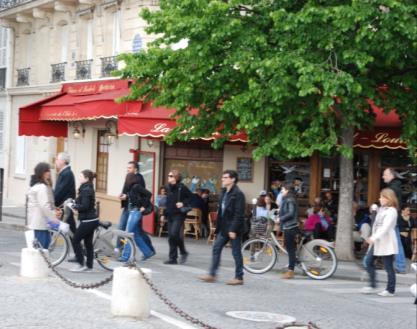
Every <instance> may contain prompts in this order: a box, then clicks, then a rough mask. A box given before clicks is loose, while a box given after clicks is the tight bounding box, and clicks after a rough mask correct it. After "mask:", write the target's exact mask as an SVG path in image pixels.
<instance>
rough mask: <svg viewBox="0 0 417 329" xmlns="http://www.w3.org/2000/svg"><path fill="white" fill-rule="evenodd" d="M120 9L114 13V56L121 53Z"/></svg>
mask: <svg viewBox="0 0 417 329" xmlns="http://www.w3.org/2000/svg"><path fill="white" fill-rule="evenodd" d="M120 35H121V33H120V11H116V12H115V13H114V14H113V40H112V44H113V54H112V55H113V56H116V55H118V54H119V53H120Z"/></svg>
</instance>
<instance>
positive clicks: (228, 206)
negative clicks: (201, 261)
mask: <svg viewBox="0 0 417 329" xmlns="http://www.w3.org/2000/svg"><path fill="white" fill-rule="evenodd" d="M237 182H238V174H237V172H236V171H234V170H225V171H224V172H223V175H222V184H223V191H222V194H221V196H220V199H219V211H218V215H217V226H216V232H215V233H216V241H215V242H214V245H213V258H212V263H211V267H210V271H209V274H208V275H203V276H200V277H199V279H200V280H202V281H205V282H214V281H216V275H217V269H218V268H219V265H220V256H221V253H222V250H223V248H224V246H225V245H226V244H227V242H229V240H231V242H232V254H233V258H234V260H235V277H234V279H232V280H230V281H228V282H227V284H228V285H232V286H236V285H242V284H243V257H242V251H241V247H242V234H243V232H244V225H245V224H244V222H245V195H244V194H243V193H242V191H241V190H240V189H239V187H238V186H237V185H236V184H237Z"/></svg>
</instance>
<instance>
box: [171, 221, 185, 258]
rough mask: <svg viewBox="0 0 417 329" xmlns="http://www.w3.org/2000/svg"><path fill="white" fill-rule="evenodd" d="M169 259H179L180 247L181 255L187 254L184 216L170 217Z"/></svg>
mask: <svg viewBox="0 0 417 329" xmlns="http://www.w3.org/2000/svg"><path fill="white" fill-rule="evenodd" d="M168 243H169V259H170V260H177V258H178V249H179V250H180V253H181V255H185V254H187V251H186V250H185V246H184V218H183V217H182V216H181V217H173V218H169V219H168Z"/></svg>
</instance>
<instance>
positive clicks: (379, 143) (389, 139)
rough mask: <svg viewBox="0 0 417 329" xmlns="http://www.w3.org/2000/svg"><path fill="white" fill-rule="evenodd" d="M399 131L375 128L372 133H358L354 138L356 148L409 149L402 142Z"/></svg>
mask: <svg viewBox="0 0 417 329" xmlns="http://www.w3.org/2000/svg"><path fill="white" fill-rule="evenodd" d="M400 136H401V131H400V130H399V129H390V128H375V129H374V130H372V131H361V132H357V133H356V134H355V136H354V145H353V146H354V147H359V148H377V149H384V148H387V149H407V145H406V144H405V143H404V142H403V141H402V140H401V137H400Z"/></svg>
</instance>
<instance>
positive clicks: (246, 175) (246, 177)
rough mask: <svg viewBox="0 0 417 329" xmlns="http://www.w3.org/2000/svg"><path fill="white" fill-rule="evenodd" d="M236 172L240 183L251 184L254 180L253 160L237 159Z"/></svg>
mask: <svg viewBox="0 0 417 329" xmlns="http://www.w3.org/2000/svg"><path fill="white" fill-rule="evenodd" d="M236 171H237V173H238V177H239V181H242V182H251V181H252V179H253V159H252V158H237V165H236Z"/></svg>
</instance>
